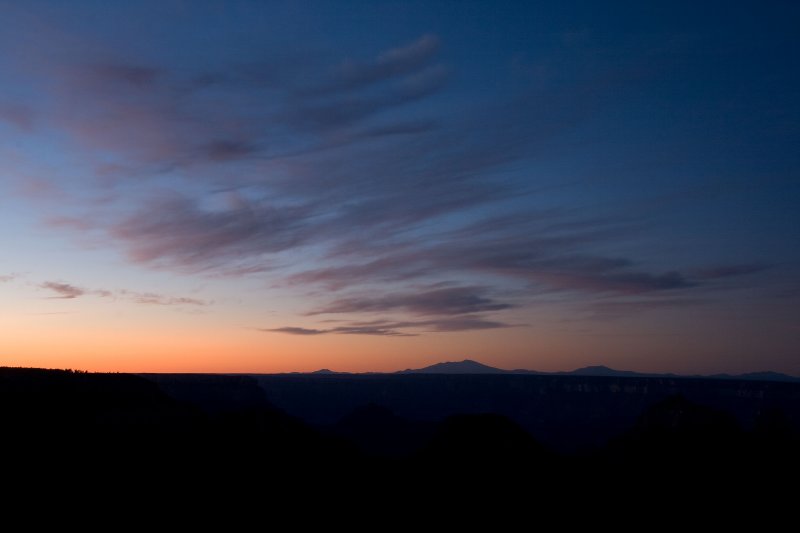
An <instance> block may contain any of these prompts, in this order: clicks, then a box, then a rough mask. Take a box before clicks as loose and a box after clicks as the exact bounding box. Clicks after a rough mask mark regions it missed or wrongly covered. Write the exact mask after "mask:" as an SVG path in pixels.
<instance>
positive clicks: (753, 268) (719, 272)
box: [696, 263, 770, 280]
mask: <svg viewBox="0 0 800 533" xmlns="http://www.w3.org/2000/svg"><path fill="white" fill-rule="evenodd" d="M768 268H770V265H762V264H755V263H753V264H746V265H720V266H715V267H711V268H705V269H702V270H698V271H697V273H696V276H697V278H698V279H703V280H715V279H723V278H733V277H738V276H746V275H748V274H757V273H759V272H763V271H764V270H767V269H768Z"/></svg>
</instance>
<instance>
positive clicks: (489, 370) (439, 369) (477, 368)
mask: <svg viewBox="0 0 800 533" xmlns="http://www.w3.org/2000/svg"><path fill="white" fill-rule="evenodd" d="M505 372H509V371H508V370H501V369H499V368H494V367H492V366H489V365H484V364H483V363H479V362H477V361H473V360H471V359H464V360H463V361H447V362H445V363H436V364H435V365H431V366H426V367H425V368H418V369H411V368H408V369H406V370H401V371H399V372H397V374H502V373H505Z"/></svg>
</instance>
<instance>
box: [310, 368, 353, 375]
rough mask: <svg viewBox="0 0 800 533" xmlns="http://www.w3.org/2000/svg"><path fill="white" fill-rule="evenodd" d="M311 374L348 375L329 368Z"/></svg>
mask: <svg viewBox="0 0 800 533" xmlns="http://www.w3.org/2000/svg"><path fill="white" fill-rule="evenodd" d="M309 374H347V372H334V371H333V370H330V369H329V368H320V369H319V370H315V371H313V372H309Z"/></svg>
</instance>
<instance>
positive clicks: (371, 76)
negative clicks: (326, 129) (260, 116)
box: [316, 34, 440, 92]
mask: <svg viewBox="0 0 800 533" xmlns="http://www.w3.org/2000/svg"><path fill="white" fill-rule="evenodd" d="M439 44H440V43H439V38H438V37H437V36H435V35H431V34H427V35H423V36H421V37H420V38H419V39H417V40H416V41H413V42H411V43H409V44H407V45H404V46H400V47H398V48H393V49H391V50H387V51H386V52H384V53H382V54H381V55H380V56H378V58H377V59H375V60H374V61H372V62H369V63H357V62H355V61H346V62H344V63H343V64H341V65H340V66H338V67H337V68H336V69H335V70H334V72H333V76H332V77H333V79H332V80H330V81H328V82H327V83H324V84H322V86H321V87H319V88H317V89H316V91H318V92H335V91H352V90H354V89H362V88H364V87H367V86H369V85H372V84H375V83H379V82H382V81H386V80H388V79H392V78H396V77H398V76H405V75H408V74H412V73H414V72H416V71H418V70H420V69H422V68H424V67H425V66H426V65H427V64H429V63H430V61H431V60H432V59H433V58H434V57H435V55H436V53H437V52H438V50H439Z"/></svg>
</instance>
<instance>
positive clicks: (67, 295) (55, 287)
mask: <svg viewBox="0 0 800 533" xmlns="http://www.w3.org/2000/svg"><path fill="white" fill-rule="evenodd" d="M39 286H40V287H41V288H43V289H46V290H48V291H51V292H53V293H55V296H51V298H59V299H64V300H71V299H74V298H79V297H81V296H84V295H85V294H86V293H87V291H86V289H82V288H80V287H76V286H75V285H70V284H69V283H61V282H58V281H46V282H44V283H42V284H41V285H39Z"/></svg>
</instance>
